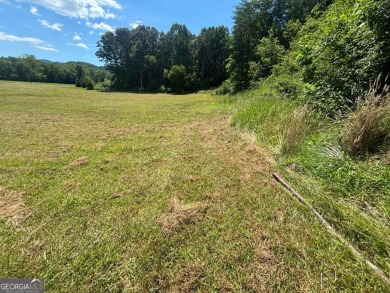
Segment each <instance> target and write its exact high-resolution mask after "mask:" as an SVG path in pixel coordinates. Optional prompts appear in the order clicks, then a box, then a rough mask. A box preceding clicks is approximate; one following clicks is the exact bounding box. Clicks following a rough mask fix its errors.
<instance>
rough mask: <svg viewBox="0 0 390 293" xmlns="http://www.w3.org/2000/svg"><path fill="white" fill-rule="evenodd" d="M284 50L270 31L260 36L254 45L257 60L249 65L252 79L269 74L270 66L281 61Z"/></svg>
mask: <svg viewBox="0 0 390 293" xmlns="http://www.w3.org/2000/svg"><path fill="white" fill-rule="evenodd" d="M285 53H286V50H285V49H284V47H283V46H282V45H280V43H279V40H278V39H277V38H276V37H275V36H274V34H273V32H272V31H271V32H270V35H269V36H268V37H265V38H262V39H261V40H260V42H259V45H258V46H257V47H256V57H257V58H258V59H257V61H256V62H255V61H253V62H252V63H251V66H250V77H251V79H253V80H257V79H259V78H264V77H267V76H269V75H271V72H272V68H273V67H274V66H275V65H276V64H278V63H279V62H280V61H282V58H283V56H284V54H285Z"/></svg>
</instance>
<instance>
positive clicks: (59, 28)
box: [38, 19, 63, 32]
mask: <svg viewBox="0 0 390 293" xmlns="http://www.w3.org/2000/svg"><path fill="white" fill-rule="evenodd" d="M38 22H39V23H40V24H41V25H42V26H44V27H46V28H50V29H52V30H55V31H59V32H60V31H62V26H63V25H62V24H61V23H57V22H56V23H53V24H50V23H49V22H48V21H47V20H44V19H40V20H38Z"/></svg>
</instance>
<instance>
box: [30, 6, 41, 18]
mask: <svg viewBox="0 0 390 293" xmlns="http://www.w3.org/2000/svg"><path fill="white" fill-rule="evenodd" d="M30 12H31V13H32V14H34V15H37V16H41V15H40V14H39V12H38V8H36V7H35V6H31V9H30Z"/></svg>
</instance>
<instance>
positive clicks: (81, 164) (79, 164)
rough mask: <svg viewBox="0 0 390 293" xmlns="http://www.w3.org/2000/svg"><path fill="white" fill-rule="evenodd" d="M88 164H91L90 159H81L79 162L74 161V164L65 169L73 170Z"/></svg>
mask: <svg viewBox="0 0 390 293" xmlns="http://www.w3.org/2000/svg"><path fill="white" fill-rule="evenodd" d="M88 163H89V158H88V157H81V158H78V159H77V160H74V161H73V162H72V163H70V164H69V165H68V166H66V167H65V168H64V169H65V170H73V169H74V168H76V167H78V166H83V165H87V164H88Z"/></svg>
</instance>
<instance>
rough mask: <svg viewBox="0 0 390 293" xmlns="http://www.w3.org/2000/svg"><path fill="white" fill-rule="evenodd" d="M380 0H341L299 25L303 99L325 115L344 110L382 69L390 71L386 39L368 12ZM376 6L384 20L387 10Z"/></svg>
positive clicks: (387, 13)
mask: <svg viewBox="0 0 390 293" xmlns="http://www.w3.org/2000/svg"><path fill="white" fill-rule="evenodd" d="M384 3H385V1H383V0H381V1H374V0H356V1H353V0H347V1H346V0H339V1H336V2H335V3H334V4H333V5H331V6H330V8H329V9H328V10H327V12H326V13H325V14H324V15H323V16H322V17H320V18H319V19H311V20H309V21H308V22H307V23H306V24H305V25H304V26H303V28H302V30H301V31H300V33H299V35H300V38H299V39H298V41H297V44H296V45H295V47H294V48H295V50H296V57H297V62H298V64H299V66H300V68H301V70H302V76H303V79H304V81H305V82H306V83H307V86H306V90H305V91H304V92H303V95H302V98H303V99H304V100H305V101H307V102H308V103H310V104H312V105H314V106H315V107H317V108H318V109H319V110H321V111H324V112H326V113H328V114H329V115H333V116H334V115H335V114H336V113H337V112H340V113H346V112H347V111H349V110H350V109H351V108H355V107H356V102H357V99H358V97H360V96H363V95H364V94H365V92H367V91H368V89H369V86H370V83H372V82H373V80H374V79H375V78H376V77H377V76H378V75H379V74H380V73H383V74H385V75H386V74H388V72H389V67H388V60H389V57H388V56H389V54H388V53H387V51H388V47H387V49H386V46H384V45H385V43H386V42H387V43H388V42H389V41H388V40H387V39H383V33H384V32H383V29H382V30H381V29H375V26H374V25H372V24H371V20H370V19H369V18H368V16H369V15H372V13H371V11H376V10H377V9H379V8H380V7H381V5H384ZM388 6H389V5H387V6H386V7H388ZM380 11H381V12H382V14H381V19H383V21H385V22H386V21H388V20H387V19H388V18H389V17H390V10H389V9H381V10H380ZM378 22H380V21H378ZM387 30H388V28H387ZM386 60H387V61H386Z"/></svg>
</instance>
